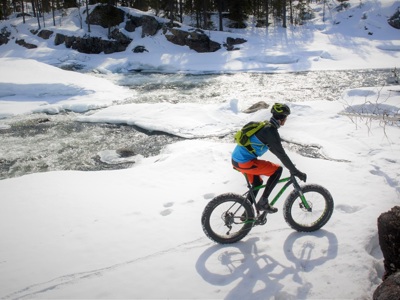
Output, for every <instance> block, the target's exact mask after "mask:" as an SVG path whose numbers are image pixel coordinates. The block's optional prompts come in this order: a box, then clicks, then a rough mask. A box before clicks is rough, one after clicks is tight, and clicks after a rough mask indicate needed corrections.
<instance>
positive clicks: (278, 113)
mask: <svg viewBox="0 0 400 300" xmlns="http://www.w3.org/2000/svg"><path fill="white" fill-rule="evenodd" d="M271 113H272V116H273V117H274V118H275V119H277V120H282V119H284V118H286V117H287V116H288V115H290V108H289V106H287V105H286V104H282V103H275V104H274V105H273V106H272V108H271Z"/></svg>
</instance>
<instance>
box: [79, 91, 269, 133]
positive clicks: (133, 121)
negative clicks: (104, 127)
mask: <svg viewBox="0 0 400 300" xmlns="http://www.w3.org/2000/svg"><path fill="white" fill-rule="evenodd" d="M265 115H266V110H260V111H258V112H256V113H253V114H245V113H241V112H240V111H239V108H238V100H236V99H233V100H231V101H230V102H228V103H224V104H197V103H179V104H172V103H153V104H148V103H140V104H126V105H116V106H110V107H107V108H105V109H102V110H101V111H98V112H96V113H94V114H92V115H90V116H83V117H79V118H78V121H81V122H100V123H113V124H127V125H134V126H138V127H141V128H143V129H145V130H148V131H162V132H166V133H169V134H172V135H176V136H180V137H183V138H200V137H207V136H224V135H226V134H229V133H231V132H232V131H234V130H235V129H237V128H239V127H240V126H242V125H243V123H244V122H245V121H247V120H250V119H252V120H257V119H260V120H261V119H262V118H265Z"/></svg>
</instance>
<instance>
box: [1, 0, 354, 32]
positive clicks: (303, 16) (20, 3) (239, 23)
mask: <svg viewBox="0 0 400 300" xmlns="http://www.w3.org/2000/svg"><path fill="white" fill-rule="evenodd" d="M313 1H314V2H317V3H319V4H320V5H321V9H323V10H324V11H325V8H326V6H327V0H1V10H0V20H5V19H7V18H9V17H10V16H11V15H12V14H15V13H17V14H19V16H20V17H23V18H24V17H25V15H29V16H34V17H37V18H40V17H41V16H42V15H43V14H45V13H53V15H54V13H55V11H56V10H62V9H68V8H73V7H82V6H83V7H86V8H88V6H89V5H92V4H98V3H102V4H104V5H106V6H109V7H110V8H111V7H113V6H125V7H130V8H135V9H138V10H141V11H152V12H153V13H154V14H155V15H156V16H160V17H164V18H168V19H169V20H171V22H173V21H178V22H181V23H182V22H183V18H184V16H190V17H191V18H192V19H193V20H195V24H193V25H194V26H196V27H197V28H202V29H215V30H220V31H222V30H223V18H228V19H229V20H230V24H229V27H231V28H245V27H246V24H245V21H246V20H247V18H248V17H249V16H254V18H255V22H256V26H258V27H267V26H269V25H270V24H271V23H272V22H274V23H280V24H282V26H283V27H286V26H287V22H289V23H290V24H302V22H303V21H304V20H307V19H310V18H312V16H313V11H312V9H311V8H310V6H309V5H310V3H311V2H313ZM346 1H348V0H338V1H337V2H338V6H337V8H336V9H343V8H345V7H346V6H347V5H348V4H347V2H346ZM110 11H111V10H110ZM212 14H218V20H219V22H218V24H213V23H212V22H211V15H212ZM107 17H109V18H112V15H109V16H107Z"/></svg>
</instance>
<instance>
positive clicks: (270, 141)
mask: <svg viewBox="0 0 400 300" xmlns="http://www.w3.org/2000/svg"><path fill="white" fill-rule="evenodd" d="M270 122H271V125H268V126H265V127H264V128H263V129H261V130H260V131H258V132H257V133H256V137H257V138H258V139H259V140H260V141H261V142H262V143H264V144H265V145H267V146H268V148H269V150H270V151H271V152H272V153H273V154H275V155H276V157H278V158H279V160H280V161H281V162H282V163H283V165H284V166H285V167H286V168H287V169H288V170H289V171H290V173H292V174H296V173H297V172H298V170H297V168H296V167H295V165H294V164H293V163H292V161H291V160H290V158H289V156H288V155H287V154H286V152H285V149H283V146H282V141H281V136H280V135H279V132H278V128H279V127H280V125H279V123H278V122H277V121H276V120H275V119H274V118H271V120H270Z"/></svg>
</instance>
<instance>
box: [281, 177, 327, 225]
mask: <svg viewBox="0 0 400 300" xmlns="http://www.w3.org/2000/svg"><path fill="white" fill-rule="evenodd" d="M301 190H302V192H303V194H304V197H305V199H306V201H307V204H308V206H309V209H307V208H306V207H305V205H304V204H303V202H302V201H301V199H300V196H299V194H298V193H297V192H296V191H292V192H291V193H290V194H289V196H288V197H287V199H286V202H285V205H284V209H283V216H284V218H285V221H286V223H288V224H289V226H290V227H292V228H293V229H294V230H297V231H303V232H311V231H316V230H318V229H320V228H321V227H322V226H324V225H325V224H326V223H327V222H328V221H329V219H330V218H331V216H332V213H333V206H334V203H333V198H332V196H331V194H330V193H329V191H328V190H327V189H325V188H324V187H322V186H320V185H316V184H307V185H304V186H302V187H301Z"/></svg>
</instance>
